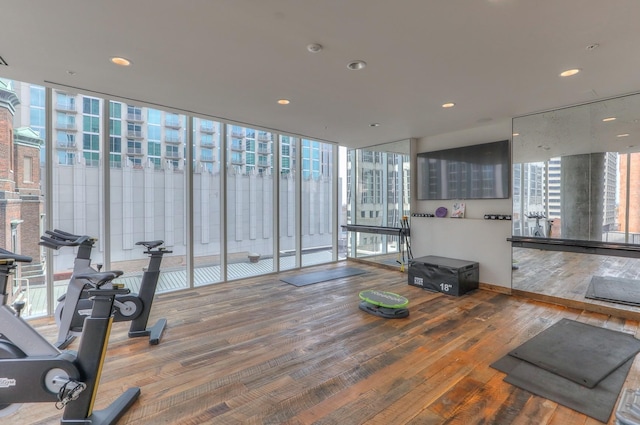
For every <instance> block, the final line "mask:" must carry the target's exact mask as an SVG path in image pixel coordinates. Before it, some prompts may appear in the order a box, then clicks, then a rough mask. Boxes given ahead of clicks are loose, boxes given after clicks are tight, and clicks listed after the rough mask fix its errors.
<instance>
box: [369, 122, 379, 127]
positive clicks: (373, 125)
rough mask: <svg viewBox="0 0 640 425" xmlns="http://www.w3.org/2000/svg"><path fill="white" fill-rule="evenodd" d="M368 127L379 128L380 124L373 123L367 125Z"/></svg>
mask: <svg viewBox="0 0 640 425" xmlns="http://www.w3.org/2000/svg"><path fill="white" fill-rule="evenodd" d="M369 127H380V123H377V122H374V123H371V124H369Z"/></svg>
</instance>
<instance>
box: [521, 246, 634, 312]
mask: <svg viewBox="0 0 640 425" xmlns="http://www.w3.org/2000/svg"><path fill="white" fill-rule="evenodd" d="M513 258H514V260H516V263H515V264H516V265H517V267H518V268H517V270H514V271H513V273H512V290H513V293H515V294H518V295H522V296H526V297H530V298H534V299H539V300H541V301H548V302H555V303H560V304H563V305H566V306H569V307H574V308H580V309H589V310H591V311H595V312H600V313H606V314H613V315H618V316H621V317H628V318H632V319H635V318H640V307H638V306H631V305H625V304H620V303H612V302H606V301H599V300H592V299H588V298H585V294H586V292H587V288H588V287H589V283H590V282H591V278H592V276H611V277H621V278H625V279H640V259H638V258H626V257H616V256H607V255H593V254H579V253H575V252H565V251H543V250H539V249H530V248H513Z"/></svg>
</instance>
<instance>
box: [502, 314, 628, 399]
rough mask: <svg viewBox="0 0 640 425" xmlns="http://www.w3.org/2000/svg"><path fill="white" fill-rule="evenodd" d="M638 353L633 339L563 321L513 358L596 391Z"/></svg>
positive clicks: (524, 346)
mask: <svg viewBox="0 0 640 425" xmlns="http://www.w3.org/2000/svg"><path fill="white" fill-rule="evenodd" d="M638 351H640V340H637V339H636V338H634V337H633V336H632V335H629V334H626V333H623V332H618V331H613V330H611V329H604V328H600V327H597V326H591V325H587V324H585V323H580V322H576V321H573V320H569V319H562V320H560V321H559V322H557V323H555V324H554V325H552V326H551V327H549V328H547V329H546V330H544V331H542V332H541V333H539V334H538V335H536V336H534V337H533V338H531V339H530V340H528V341H527V342H525V343H524V344H522V345H520V346H519V347H518V348H516V349H514V350H512V351H511V352H510V353H509V354H510V355H511V356H513V357H516V358H519V359H521V360H525V361H527V362H529V363H532V364H534V365H536V366H538V367H540V368H542V369H544V370H547V371H549V372H551V373H553V374H555V375H560V376H562V377H564V378H566V379H569V380H571V381H573V382H576V383H578V384H580V385H583V386H586V387H589V388H593V387H594V386H595V385H596V384H598V382H600V381H601V380H602V379H604V378H605V377H606V376H607V375H609V374H610V373H611V372H613V371H614V370H616V369H617V368H618V367H619V366H620V365H622V364H623V363H624V362H626V361H627V360H629V359H630V358H631V357H633V356H635V355H636V354H637V353H638Z"/></svg>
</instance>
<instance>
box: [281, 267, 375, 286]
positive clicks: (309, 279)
mask: <svg viewBox="0 0 640 425" xmlns="http://www.w3.org/2000/svg"><path fill="white" fill-rule="evenodd" d="M363 273H366V270H362V269H358V268H356V267H338V268H336V269H331V270H321V271H319V272H313V273H305V274H298V275H295V276H289V277H283V278H281V279H280V280H282V281H283V282H287V283H290V284H291V285H295V286H306V285H312V284H314V283H319V282H326V281H327V280H334V279H340V278H343V277H349V276H357V275H359V274H363Z"/></svg>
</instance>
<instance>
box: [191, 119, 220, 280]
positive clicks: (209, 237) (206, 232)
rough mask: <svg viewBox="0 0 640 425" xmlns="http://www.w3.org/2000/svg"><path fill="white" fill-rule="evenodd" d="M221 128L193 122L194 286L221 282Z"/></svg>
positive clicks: (202, 122)
mask: <svg viewBox="0 0 640 425" xmlns="http://www.w3.org/2000/svg"><path fill="white" fill-rule="evenodd" d="M220 134H221V124H220V123H219V122H216V121H212V120H207V119H201V118H195V119H194V121H193V192H192V193H193V238H194V240H193V252H194V262H195V268H194V283H195V285H207V284H209V283H213V282H219V281H220V280H221V279H222V273H221V255H222V251H221V249H222V238H221V235H222V228H221V225H222V222H221V220H222V216H221V208H222V188H221V184H222V181H221V177H222V175H221V174H220V171H221V170H224V167H221V164H220V161H221V157H220V140H221V138H220Z"/></svg>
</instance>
